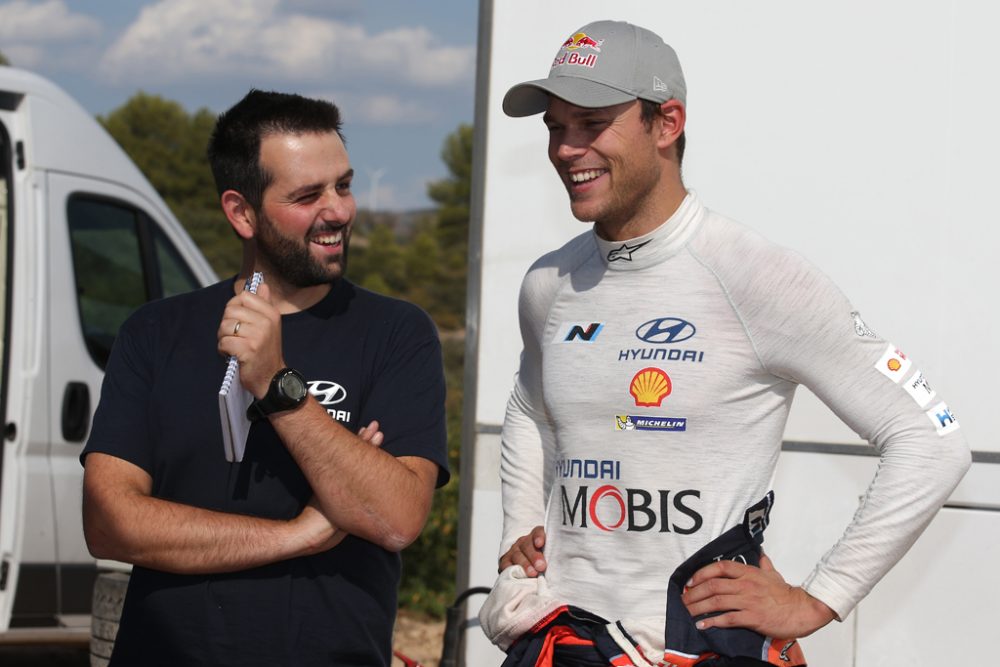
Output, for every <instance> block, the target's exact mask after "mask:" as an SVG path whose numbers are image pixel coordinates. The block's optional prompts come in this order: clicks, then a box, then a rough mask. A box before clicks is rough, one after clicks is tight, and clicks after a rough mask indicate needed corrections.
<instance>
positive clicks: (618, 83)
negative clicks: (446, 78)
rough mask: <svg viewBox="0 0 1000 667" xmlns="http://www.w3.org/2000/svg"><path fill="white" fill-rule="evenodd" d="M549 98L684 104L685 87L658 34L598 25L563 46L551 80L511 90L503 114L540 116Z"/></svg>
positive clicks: (593, 103) (589, 103)
mask: <svg viewBox="0 0 1000 667" xmlns="http://www.w3.org/2000/svg"><path fill="white" fill-rule="evenodd" d="M549 95H555V96H556V97H558V98H560V99H563V100H566V101H567V102H569V103H570V104H575V105H577V106H581V107H587V108H592V109H593V108H600V107H609V106H614V105H616V104H622V103H624V102H629V101H631V100H634V99H643V100H650V101H652V102H666V101H667V100H680V101H681V102H685V103H686V102H687V85H686V84H685V83H684V73H683V71H682V70H681V63H680V60H678V58H677V53H676V52H675V51H674V50H673V49H672V48H670V46H669V45H668V44H666V43H664V41H663V40H662V39H661V38H660V37H659V35H657V34H655V33H653V32H650V31H649V30H646V29H645V28H642V27H639V26H637V25H633V24H631V23H626V22H624V21H596V22H594V23H588V24H587V25H585V26H583V27H582V28H580V29H579V30H577V31H576V32H574V33H573V34H572V35H570V36H569V38H568V39H566V40H565V41H564V42H563V43H562V46H560V47H559V51H558V52H557V53H556V57H555V58H554V59H553V61H552V69H551V70H550V71H549V76H548V77H547V78H545V79H537V80H535V81H526V82H524V83H519V84H517V85H516V86H514V87H512V88H511V89H510V90H508V91H507V94H506V95H505V96H504V98H503V110H504V113H506V114H507V115H508V116H515V117H518V116H531V115H533V114H536V113H541V112H543V111H545V109H546V108H548V105H549Z"/></svg>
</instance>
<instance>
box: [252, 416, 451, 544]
mask: <svg viewBox="0 0 1000 667" xmlns="http://www.w3.org/2000/svg"><path fill="white" fill-rule="evenodd" d="M271 423H272V425H273V426H274V428H275V430H276V431H277V432H278V435H279V436H280V437H281V440H282V441H283V442H284V443H285V446H286V447H287V448H288V451H289V452H290V453H291V455H292V457H293V458H294V459H295V462H296V463H297V464H298V465H299V468H301V469H302V471H303V473H304V474H305V476H306V479H308V480H309V484H310V486H311V487H312V489H313V492H314V493H315V494H316V498H317V500H318V502H319V504H320V506H321V507H322V508H323V512H324V514H326V516H327V517H328V518H329V520H330V521H331V522H332V523H333V524H335V525H336V526H338V527H339V528H340V529H341V530H343V531H345V532H347V533H350V534H352V535H357V536H358V537H361V538H363V539H366V540H368V541H370V542H374V543H375V544H378V545H380V546H382V547H383V548H385V549H388V550H390V551H399V550H401V549H403V548H404V547H406V546H407V545H408V544H410V543H411V542H413V540H415V539H416V538H417V536H418V535H419V534H420V530H421V529H422V528H423V525H424V522H425V521H426V519H427V514H428V513H429V512H430V506H431V498H432V494H433V490H434V482H435V480H436V478H437V465H436V464H434V463H433V462H431V461H429V460H427V459H422V458H417V457H403V458H396V457H394V456H392V455H391V454H388V453H386V452H385V451H382V450H381V449H380V448H377V447H372V446H371V445H370V444H368V443H366V442H365V441H364V440H363V439H362V438H360V437H358V436H356V435H354V434H353V433H351V432H350V431H348V430H347V429H345V428H343V427H341V426H340V425H339V424H337V423H336V422H332V421H331V420H330V417H329V415H328V414H327V413H326V411H325V410H324V409H323V407H322V406H320V405H319V403H317V402H316V401H315V400H314V399H312V398H310V399H309V400H308V401H307V402H306V404H305V405H303V406H302V407H301V408H299V409H297V410H295V411H292V412H285V413H278V414H276V415H273V416H272V417H271Z"/></svg>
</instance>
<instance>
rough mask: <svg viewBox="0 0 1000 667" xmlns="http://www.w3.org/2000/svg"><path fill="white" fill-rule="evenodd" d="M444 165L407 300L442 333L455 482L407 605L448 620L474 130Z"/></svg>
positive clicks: (421, 547)
mask: <svg viewBox="0 0 1000 667" xmlns="http://www.w3.org/2000/svg"><path fill="white" fill-rule="evenodd" d="M441 158H442V160H444V163H445V165H446V166H447V167H448V171H449V172H450V176H449V177H447V178H445V179H443V180H440V181H437V182H435V183H432V184H430V186H429V187H428V195H429V196H430V198H431V199H432V200H433V201H435V202H436V203H437V205H438V207H437V209H436V210H435V212H434V215H433V220H432V222H431V223H430V225H429V226H428V227H426V228H420V229H418V231H417V233H416V234H415V235H414V236H413V237H412V239H410V240H409V242H408V243H407V244H406V246H405V249H404V251H403V264H404V266H405V268H406V278H407V286H406V290H405V292H406V296H407V298H409V299H411V300H413V301H414V302H416V303H419V304H420V305H422V306H423V307H424V308H425V309H426V310H427V311H428V312H429V313H430V314H431V316H432V317H433V318H434V320H435V321H436V322H437V325H438V328H439V329H441V330H442V335H441V338H442V347H443V351H444V366H445V381H446V382H447V386H448V396H447V400H446V403H445V410H446V413H447V420H448V461H449V465H450V467H451V481H449V482H448V484H447V485H446V486H445V487H444V488H443V489H440V490H439V491H438V492H437V494H436V496H435V500H434V507H433V509H432V510H431V514H430V517H429V518H428V520H427V525H426V526H425V527H424V530H423V532H422V533H421V535H420V537H419V538H418V539H417V541H416V542H414V544H413V545H411V546H410V547H409V548H408V549H407V550H406V551H405V552H404V553H403V582H402V587H401V590H400V601H401V603H402V604H403V605H404V606H406V607H408V608H409V609H411V610H414V611H423V612H427V613H431V614H433V615H437V616H440V615H441V614H443V612H444V609H445V607H446V606H447V605H449V604H451V601H452V600H453V599H454V596H455V565H456V562H457V560H458V541H457V538H458V530H457V527H458V500H459V498H458V487H459V483H458V470H459V451H460V449H461V431H462V398H463V386H462V374H463V368H464V366H465V364H464V355H465V337H464V331H463V324H464V321H465V282H466V275H467V257H468V235H469V232H468V230H469V207H470V193H471V191H472V128H471V127H470V126H468V125H462V126H460V127H459V128H458V129H457V130H456V131H455V132H453V133H452V134H451V135H449V136H448V138H447V139H446V140H445V144H444V148H443V150H442V151H441Z"/></svg>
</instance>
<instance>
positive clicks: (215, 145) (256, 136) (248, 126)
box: [208, 89, 344, 211]
mask: <svg viewBox="0 0 1000 667" xmlns="http://www.w3.org/2000/svg"><path fill="white" fill-rule="evenodd" d="M341 125H342V121H341V119H340V109H338V108H337V105H335V104H333V103H332V102H327V101H326V100H316V99H311V98H308V97H303V96H301V95H295V94H291V93H277V92H273V91H263V90H256V89H251V90H250V92H249V93H247V94H246V96H245V97H244V98H243V99H242V100H240V101H239V102H237V103H236V104H235V105H233V106H232V107H231V108H230V109H229V110H228V111H224V112H223V113H222V114H221V115H220V116H219V118H218V120H217V121H216V122H215V129H214V130H213V131H212V137H211V139H209V142H208V161H209V164H210V165H211V167H212V175H213V176H214V177H215V187H216V189H217V190H218V192H219V196H220V197H221V196H222V193H223V192H225V191H226V190H235V191H236V192H239V193H240V194H241V195H243V197H244V198H245V199H246V200H247V202H248V203H249V204H250V206H252V207H253V209H254V210H255V211H259V210H260V207H261V204H262V202H263V200H264V190H266V189H267V186H268V185H270V184H271V179H272V178H273V176H272V175H271V174H269V173H268V172H267V170H265V169H264V168H263V167H262V166H261V164H260V144H261V141H262V140H263V139H264V137H266V136H268V135H270V134H304V133H308V132H318V133H322V132H336V133H337V136H339V137H340V139H341V141H343V140H344V135H343V134H341V131H340V127H341Z"/></svg>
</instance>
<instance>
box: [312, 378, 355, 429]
mask: <svg viewBox="0 0 1000 667" xmlns="http://www.w3.org/2000/svg"><path fill="white" fill-rule="evenodd" d="M309 393H310V394H312V395H313V396H314V397H316V400H317V401H318V402H319V404H320V405H322V406H323V407H324V408H326V412H327V414H328V415H330V417H331V418H332V419H335V420H337V421H339V422H349V421H351V411H350V410H337V409H334V408H331V407H330V406H331V405H337V404H338V403H342V402H343V401H344V400H345V399H346V398H347V390H346V389H344V387H343V386H342V385H340V384H338V383H336V382H331V381H329V380H310V382H309Z"/></svg>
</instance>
